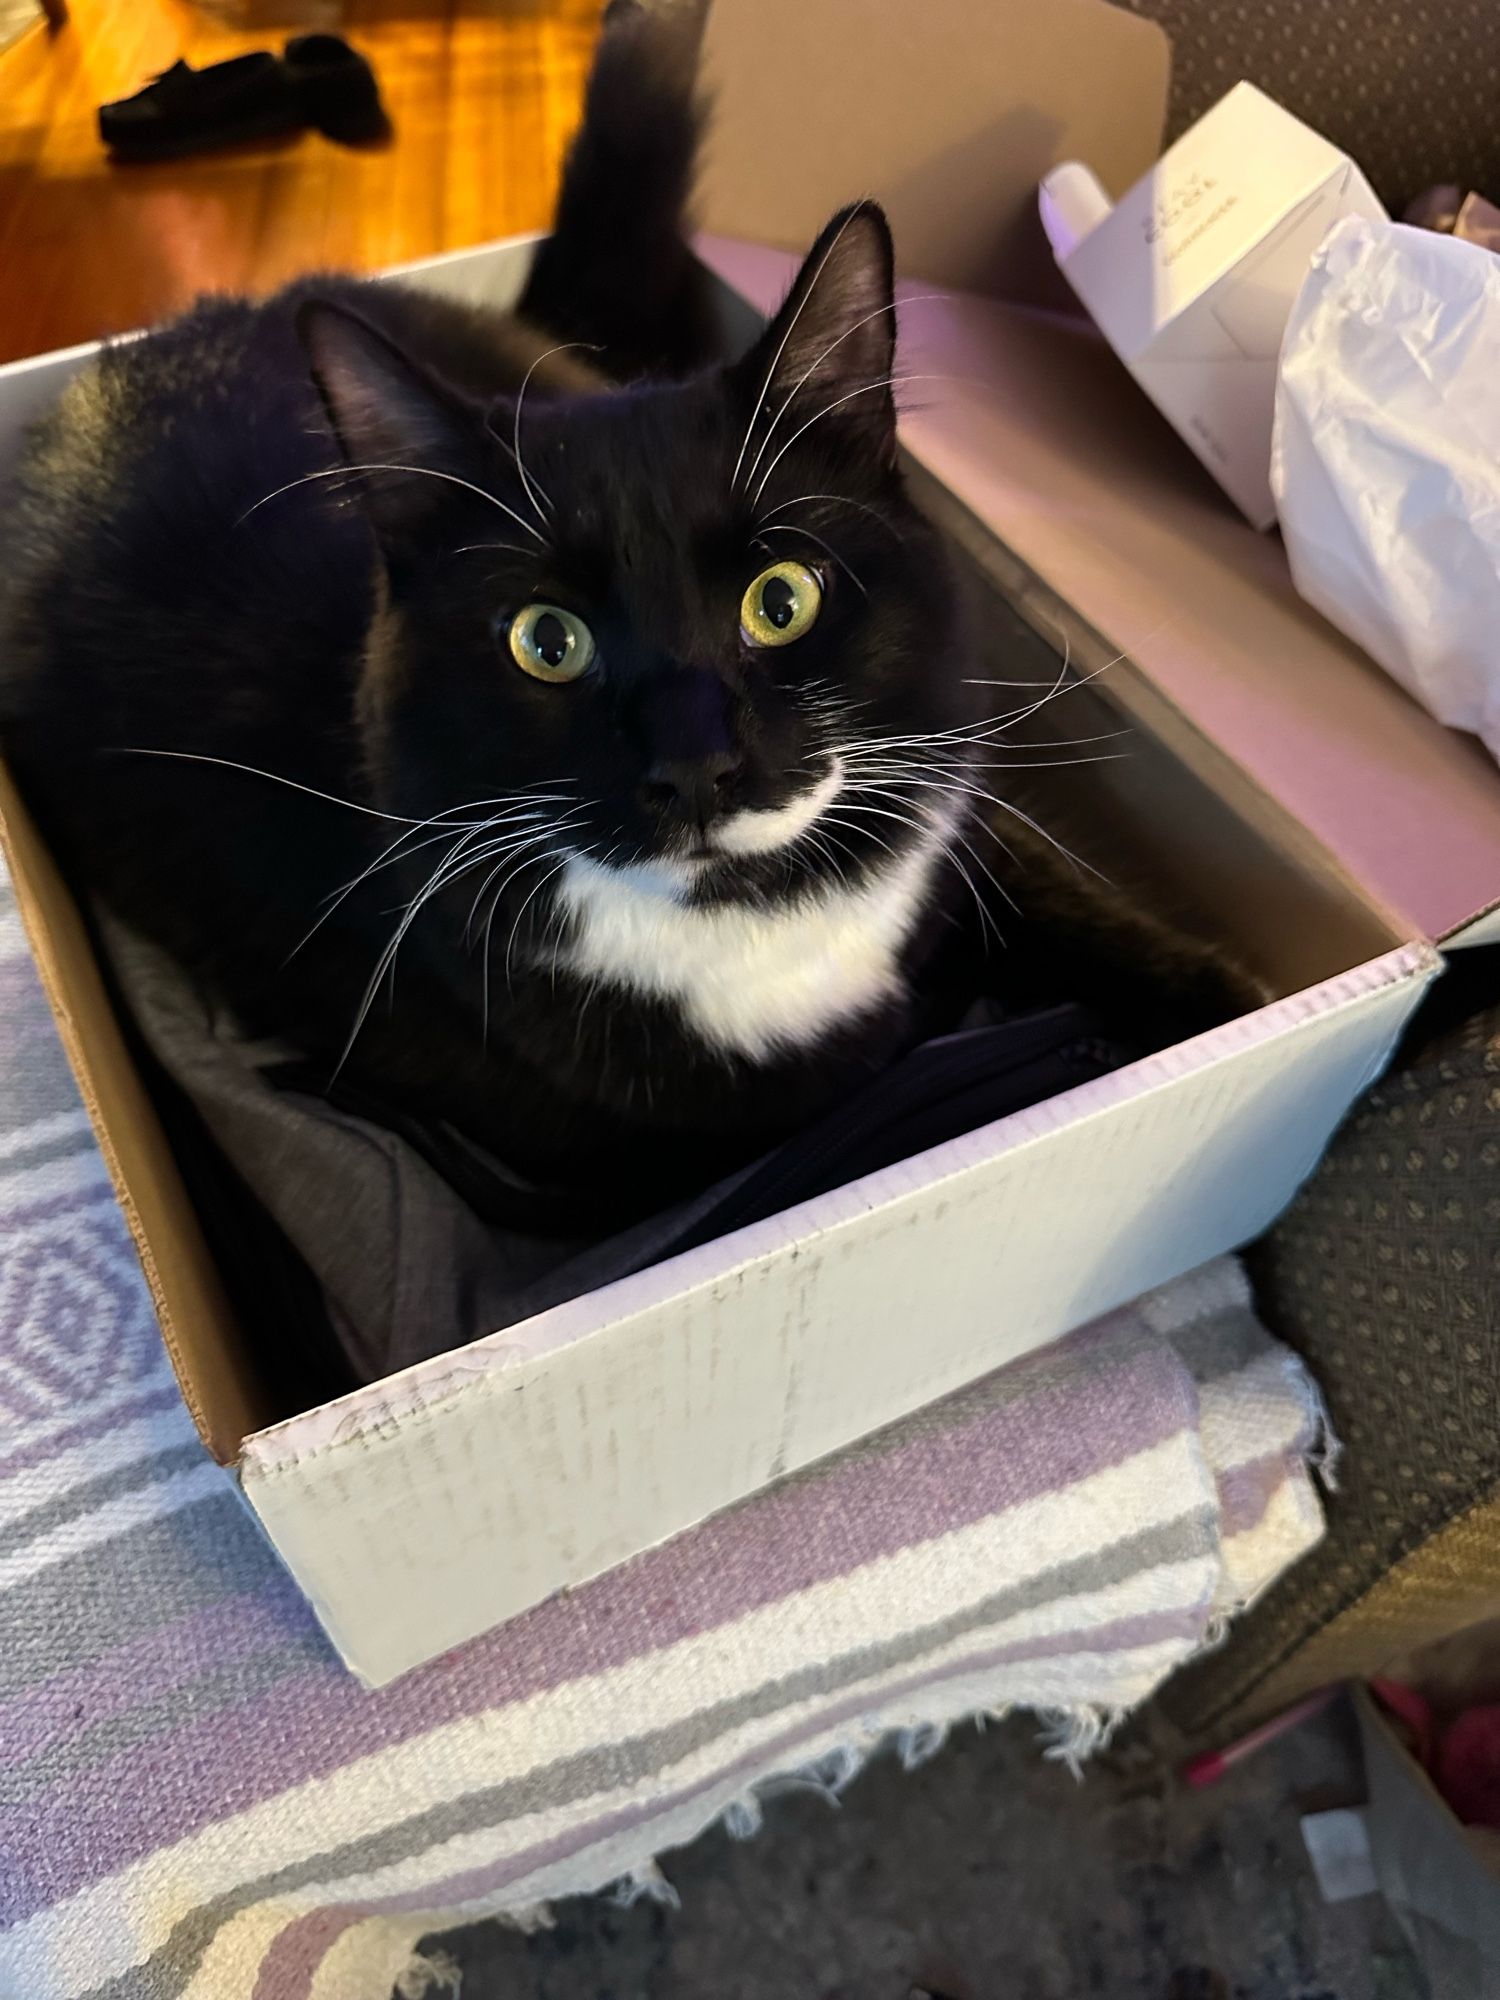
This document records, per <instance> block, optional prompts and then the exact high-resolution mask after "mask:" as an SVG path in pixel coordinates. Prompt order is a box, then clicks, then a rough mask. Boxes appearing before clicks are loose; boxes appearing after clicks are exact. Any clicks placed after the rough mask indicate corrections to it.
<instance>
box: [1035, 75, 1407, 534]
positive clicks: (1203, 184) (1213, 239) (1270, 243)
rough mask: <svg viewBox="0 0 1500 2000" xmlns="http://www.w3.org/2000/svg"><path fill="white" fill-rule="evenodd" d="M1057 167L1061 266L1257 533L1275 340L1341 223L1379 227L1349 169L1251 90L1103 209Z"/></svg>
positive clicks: (1268, 515)
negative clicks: (1352, 218) (1366, 219)
mask: <svg viewBox="0 0 1500 2000" xmlns="http://www.w3.org/2000/svg"><path fill="white" fill-rule="evenodd" d="M1089 182H1090V176H1089V175H1088V174H1087V172H1086V170H1083V169H1080V168H1077V167H1076V166H1064V167H1062V168H1060V169H1058V170H1057V171H1056V173H1055V174H1053V175H1051V176H1049V177H1048V182H1047V189H1046V190H1045V192H1044V199H1043V209H1042V213H1043V220H1044V222H1045V223H1046V224H1047V228H1048V233H1049V235H1050V236H1051V239H1052V244H1053V248H1054V250H1055V251H1056V253H1057V260H1058V263H1059V265H1060V267H1061V269H1062V271H1063V273H1064V275H1065V276H1066V278H1067V280H1068V282H1069V284H1071V285H1072V287H1073V289H1074V291H1076V292H1077V294H1078V296H1079V298H1081V299H1082V300H1083V303H1084V304H1085V305H1086V306H1087V307H1088V309H1089V312H1090V314H1091V315H1092V316H1093V319H1094V321H1095V323H1096V324H1097V325H1098V326H1099V327H1100V328H1101V329H1102V331H1103V333H1104V334H1105V336H1106V338H1107V339H1108V341H1109V343H1110V345H1111V346H1112V347H1113V348H1114V350H1115V352H1116V353H1117V354H1118V355H1119V356H1120V358H1121V360H1122V361H1124V363H1125V365H1126V367H1127V368H1129V370H1130V372H1131V374H1132V375H1134V377H1135V379H1136V380H1137V381H1138V382H1139V383H1140V385H1141V387H1142V388H1143V389H1144V390H1145V391H1146V394H1147V395H1148V396H1149V397H1150V398H1151V400H1152V402H1153V403H1155V404H1156V406H1157V408H1158V409H1159V410H1160V411H1161V412H1162V414H1163V415H1164V416H1165V417H1167V418H1168V420H1169V421H1170V422H1171V423H1172V424H1173V426H1174V427H1175V428H1176V429H1177V430H1178V431H1179V432H1180V433H1181V435H1182V436H1183V437H1184V438H1185V439H1186V440H1187V442H1188V443H1189V444H1190V445H1191V446H1192V448H1193V450H1194V451H1195V452H1196V453H1197V454H1198V456H1199V458H1201V459H1202V461H1203V463H1204V464H1205V465H1206V466H1207V467H1208V469H1209V471H1210V472H1211V473H1212V474H1213V475H1214V477H1215V479H1217V480H1218V482H1219V484H1220V485H1221V486H1222V487H1223V488H1224V491H1225V492H1226V493H1227V494H1228V495H1229V497H1230V498H1231V499H1232V500H1233V501H1234V503H1235V505H1236V506H1237V507H1239V508H1240V509H1241V511H1242V512H1243V513H1244V515H1245V516H1246V518H1247V519H1248V520H1249V521H1250V522H1251V523H1252V524H1253V525H1254V526H1255V527H1257V528H1269V527H1271V526H1272V525H1273V524H1274V522H1275V519H1276V502H1275V500H1274V499H1273V497H1272V494H1271V476H1270V475H1271V419H1272V414H1273V410H1274V405H1275V396H1276V364H1277V360H1278V357H1279V356H1280V353H1281V336H1282V334H1283V333H1284V332H1285V330H1286V323H1287V316H1288V314H1289V313H1290V311H1291V307H1292V301H1293V299H1294V298H1295V297H1296V296H1297V292H1298V289H1299V288H1300V286H1301V283H1302V280H1303V278H1304V277H1305V276H1306V274H1307V267H1308V265H1309V263H1310V262H1311V260H1312V256H1313V252H1314V251H1315V250H1316V249H1317V247H1318V245H1319V243H1321V241H1322V240H1323V238H1324V236H1325V235H1326V234H1327V233H1328V231H1329V229H1330V228H1331V227H1332V226H1333V224H1334V223H1335V222H1337V221H1338V219H1339V217H1340V216H1343V215H1365V216H1370V217H1372V218H1375V219H1377V220H1383V219H1384V217H1385V210H1384V208H1382V206H1381V204H1380V202H1379V201H1378V200H1377V199H1376V197H1375V195H1374V193H1373V191H1372V190H1371V188H1370V185H1369V183H1368V182H1367V181H1366V179H1365V177H1364V175H1363V174H1362V173H1361V172H1360V171H1359V168H1358V167H1357V166H1355V165H1354V163H1353V162H1352V161H1351V160H1350V159H1349V158H1348V157H1347V156H1346V155H1345V154H1343V153H1341V152H1340V151H1339V150H1338V148H1337V147H1336V146H1333V145H1331V144H1330V143H1329V142H1328V140H1326V139H1324V138H1323V137H1321V135H1320V134H1318V133H1317V132H1314V131H1313V130H1312V129H1311V128H1310V127H1309V126H1307V125H1304V124H1303V123H1302V122H1301V121H1300V119H1296V118H1293V117H1292V115H1291V113H1290V112H1287V111H1283V110H1282V108H1281V106H1280V105H1279V104H1275V103H1273V102H1272V100H1271V99H1270V98H1269V97H1267V96H1266V95H1265V94H1264V93H1263V92H1262V91H1259V90H1257V89H1256V88H1255V87H1254V85H1253V84H1249V83H1240V84H1236V85H1235V87H1234V89H1233V90H1231V91H1230V93H1229V95H1228V96H1227V97H1224V98H1222V99H1221V100H1220V101H1219V103H1217V104H1216V105H1215V106H1214V108H1213V109H1212V110H1211V111H1210V112H1208V113H1207V114H1206V115H1205V116H1204V117H1202V118H1200V119H1199V121H1198V123H1197V124H1196V125H1194V126H1193V127H1192V129H1191V130H1190V131H1188V132H1185V133H1184V134H1183V136H1182V137H1181V138H1180V139H1179V140H1178V141H1177V143H1176V145H1175V146H1173V147H1172V148H1171V150H1170V151H1169V152H1167V153H1166V154H1165V155H1164V156H1163V158H1162V159H1160V160H1159V161H1158V162H1157V164H1156V165H1155V166H1154V167H1152V169H1151V171H1150V172H1149V173H1148V174H1146V175H1145V176H1144V177H1143V178H1142V179H1141V180H1139V181H1137V182H1136V184H1135V186H1134V187H1133V188H1131V190H1130V192H1129V193H1128V194H1127V195H1126V196H1125V197H1124V198H1123V200H1121V201H1119V202H1117V203H1116V204H1115V205H1114V207H1113V208H1111V207H1110V206H1109V205H1108V201H1107V199H1106V198H1104V197H1103V195H1102V191H1100V193H1099V198H1098V201H1097V205H1096V204H1095V203H1094V202H1093V201H1091V199H1090V194H1091V190H1090V185H1089Z"/></svg>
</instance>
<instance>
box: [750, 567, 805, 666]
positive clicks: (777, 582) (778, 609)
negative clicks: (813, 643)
mask: <svg viewBox="0 0 1500 2000" xmlns="http://www.w3.org/2000/svg"><path fill="white" fill-rule="evenodd" d="M822 606H823V586H822V584H821V583H819V581H818V579H817V578H816V577H815V576H814V575H813V573H812V571H811V570H810V569H807V568H804V566H803V565H802V564H801V563H799V562H779V563H772V565H771V567H770V568H769V569H763V570H762V571H761V573H760V575H759V576H758V577H757V578H756V579H755V581H754V583H752V584H751V586H750V588H749V589H748V590H747V591H746V592H745V595H744V596H743V597H742V598H741V600H740V630H741V632H743V634H744V635H745V638H746V640H747V642H748V643H749V644H750V645H752V646H790V645H791V643H792V641H793V640H794V639H800V638H801V637H802V635H803V633H804V632H810V631H811V630H812V628H813V626H814V625H816V624H817V622H818V613H819V611H820V610H821V609H822Z"/></svg>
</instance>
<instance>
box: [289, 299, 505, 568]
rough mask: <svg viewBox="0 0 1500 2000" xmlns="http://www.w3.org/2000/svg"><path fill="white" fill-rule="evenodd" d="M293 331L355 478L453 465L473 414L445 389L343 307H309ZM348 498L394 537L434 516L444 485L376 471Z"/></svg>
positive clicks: (354, 484)
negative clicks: (353, 498) (430, 514)
mask: <svg viewBox="0 0 1500 2000" xmlns="http://www.w3.org/2000/svg"><path fill="white" fill-rule="evenodd" d="M296 324H297V333H298V337H299V338H300V339H301V341H302V345H303V346H304V347H305V348H306V350H307V357H308V360H309V362H310V363H311V365H312V377H313V381H314V383H315V384H316V385H317V390H318V393H319V395H320V396H321V397H322V399H323V407H324V409H325V410H326V411H327V413H328V421H329V423H330V424H331V425H332V426H333V432H334V436H335V437H336V438H337V439H338V443H339V448H340V450H341V451H342V452H343V454H344V457H345V459H346V460H347V461H348V463H349V466H350V469H351V471H356V472H357V471H358V469H359V468H360V467H361V466H364V467H381V468H391V467H395V468H400V467H402V466H413V467H423V468H425V469H426V470H427V471H428V472H431V471H434V470H439V471H440V470H441V469H442V468H443V466H444V465H445V464H446V463H447V462H448V461H450V460H451V459H452V457H453V456H454V454H455V449H456V447H457V446H458V444H459V443H460V441H461V439H462V438H463V436H464V434H465V432H466V431H469V430H472V427H473V413H472V412H471V411H466V409H465V406H464V405H463V403H462V402H461V401H460V399H459V398H458V397H457V396H456V395H455V394H454V393H453V392H452V391H451V390H449V389H448V388H447V386H446V385H445V384H443V383H441V382H439V381H438V380H437V379H436V378H435V377H434V376H431V375H429V374H428V373H427V372H426V371H425V370H424V369H422V368H420V367H418V365H417V364H416V363H415V362H414V361H412V360H410V359H409V358H408V357H407V356H406V355H405V354H403V353H402V352H401V350H400V348H398V347H397V346H396V345H395V344H394V342H392V341H390V340H388V339H387V338H386V336H385V335H384V334H383V333H381V332H379V331H378V329H376V328H375V327H373V326H371V325H370V324H369V322H368V321H366V320H364V319H362V318H361V317H360V316H359V314H357V313H353V312H350V311H348V309H347V308H346V307H344V306H337V305H332V304H329V303H327V302H325V301H323V300H317V299H314V300H310V301H309V302H307V303H306V304H304V305H303V306H302V307H301V308H300V309H299V311H298V313H297V322H296ZM466 416H467V419H468V421H467V423H466V422H465V418H466ZM351 491H352V492H354V493H355V494H356V495H358V497H359V499H360V500H361V502H362V503H363V505H364V506H365V508H366V510H367V512H368V513H369V514H370V517H371V519H372V520H373V522H374V524H375V527H376V529H377V531H379V532H381V533H383V534H386V535H395V534H400V533H401V532H402V531H405V530H409V529H411V528H412V527H414V526H416V525H417V523H418V522H419V521H420V520H421V518H422V517H423V516H424V515H425V514H427V513H428V512H430V511H431V509H432V507H433V506H434V504H435V502H436V500H437V498H438V497H439V496H440V495H441V494H442V492H443V491H444V482H442V481H439V480H434V479H432V478H430V477H423V476H422V475H421V474H420V473H418V472H415V471H413V472H411V473H403V472H401V471H400V470H399V469H397V470H394V471H392V470H388V469H387V470H381V471H373V470H372V471H368V472H361V473H359V476H358V477H357V478H356V479H354V480H353V481H351Z"/></svg>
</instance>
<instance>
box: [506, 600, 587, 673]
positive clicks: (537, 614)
mask: <svg viewBox="0 0 1500 2000" xmlns="http://www.w3.org/2000/svg"><path fill="white" fill-rule="evenodd" d="M508 637H509V639H510V656H511V658H512V659H513V660H514V661H515V663H516V665H517V666H518V667H519V668H520V669H521V672H522V673H523V674H530V675H531V678H532V679H533V680H535V681H576V680H577V678H578V676H579V675H580V674H581V673H584V672H586V671H587V669H588V665H589V662H590V661H591V660H592V659H593V657H594V635H593V633H592V632H591V631H590V630H589V628H588V626H587V625H585V624H584V622H583V620H582V619H581V618H575V617H574V615H573V613H572V612H571V611H564V610H563V609H562V608H561V606H560V605H556V604H528V605H527V606H526V608H525V610H524V611H518V612H517V613H516V615H515V617H514V618H512V619H511V621H510V631H509V634H508Z"/></svg>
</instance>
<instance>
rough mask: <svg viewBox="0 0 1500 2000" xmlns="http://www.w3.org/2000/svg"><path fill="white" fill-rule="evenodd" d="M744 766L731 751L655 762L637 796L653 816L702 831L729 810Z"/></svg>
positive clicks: (738, 757)
mask: <svg viewBox="0 0 1500 2000" xmlns="http://www.w3.org/2000/svg"><path fill="white" fill-rule="evenodd" d="M744 762H745V760H744V758H743V757H741V756H740V754H739V752H738V751H735V750H713V751H710V752H709V753H708V754H707V755H706V756H702V757H665V758H658V759H657V761H656V762H655V763H654V764H653V765H652V766H651V768H650V770H649V771H648V772H647V773H646V782H645V783H644V784H643V785H642V787H641V796H642V798H643V800H644V801H645V803H646V804H647V805H648V806H649V807H650V808H651V809H652V811H653V812H657V813H661V814H663V815H664V816H668V817H671V818H674V819H680V820H685V821H686V822H687V823H688V824H689V825H690V826H698V827H704V826H707V825H709V824H710V822H711V821H713V820H716V819H717V818H718V817H719V815H720V814H721V813H724V812H727V811H728V810H729V807H730V803H731V800H732V797H733V793H734V781H735V779H736V778H737V777H738V776H739V774H740V772H741V770H742V769H743V768H744Z"/></svg>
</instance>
